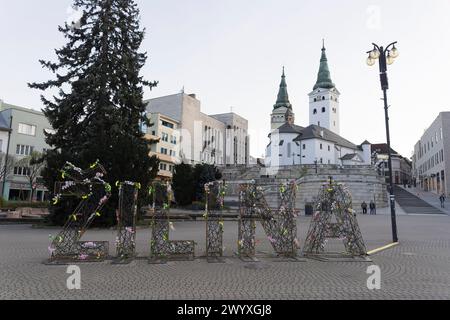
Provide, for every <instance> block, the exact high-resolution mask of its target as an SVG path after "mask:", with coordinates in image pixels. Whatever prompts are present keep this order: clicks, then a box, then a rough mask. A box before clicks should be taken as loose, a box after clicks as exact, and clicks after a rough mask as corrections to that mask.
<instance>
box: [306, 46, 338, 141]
mask: <svg viewBox="0 0 450 320" xmlns="http://www.w3.org/2000/svg"><path fill="white" fill-rule="evenodd" d="M339 96H340V93H339V91H338V90H337V89H336V86H335V84H334V83H333V81H331V76H330V70H329V68H328V59H327V55H326V49H325V42H324V44H323V46H322V57H321V59H320V67H319V74H318V76H317V82H316V84H315V85H314V88H313V91H312V92H311V93H310V94H309V124H313V125H318V126H320V127H323V128H326V129H328V130H331V131H333V132H334V133H336V134H338V135H339V134H340V133H339V132H340V126H339Z"/></svg>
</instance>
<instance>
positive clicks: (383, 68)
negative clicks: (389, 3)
mask: <svg viewBox="0 0 450 320" xmlns="http://www.w3.org/2000/svg"><path fill="white" fill-rule="evenodd" d="M372 44H373V47H374V48H373V49H372V50H371V51H368V52H367V53H368V54H369V57H368V58H367V64H368V65H369V66H373V65H374V64H375V63H376V60H378V62H379V65H380V81H381V90H383V100H384V117H385V121H386V139H387V148H388V157H389V160H388V166H389V194H390V197H389V200H390V203H391V224H392V239H393V241H394V242H398V237H397V221H396V217H395V195H394V180H393V177H392V155H391V138H390V134H389V114H388V109H389V106H388V102H387V90H388V89H389V82H388V77H387V65H391V64H392V63H394V59H395V58H397V57H398V50H397V48H396V47H395V45H396V44H397V41H396V42H393V43H391V44H390V45H388V46H387V47H386V48H383V47H379V46H378V45H376V44H375V43H372Z"/></svg>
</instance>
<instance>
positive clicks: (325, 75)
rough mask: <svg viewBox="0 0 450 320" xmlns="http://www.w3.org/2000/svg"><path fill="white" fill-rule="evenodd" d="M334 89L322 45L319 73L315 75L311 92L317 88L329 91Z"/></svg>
mask: <svg viewBox="0 0 450 320" xmlns="http://www.w3.org/2000/svg"><path fill="white" fill-rule="evenodd" d="M335 87H336V86H335V84H334V83H333V81H331V75H330V69H329V68H328V59H327V54H326V49H325V43H324V44H323V47H322V56H321V58H320V67H319V73H318V75H317V81H316V84H315V85H314V89H313V90H316V89H317V88H322V89H331V88H335Z"/></svg>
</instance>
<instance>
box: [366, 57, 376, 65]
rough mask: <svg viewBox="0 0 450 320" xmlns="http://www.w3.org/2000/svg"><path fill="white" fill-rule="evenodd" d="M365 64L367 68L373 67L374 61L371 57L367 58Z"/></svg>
mask: <svg viewBox="0 0 450 320" xmlns="http://www.w3.org/2000/svg"><path fill="white" fill-rule="evenodd" d="M366 63H367V65H368V66H369V67H371V66H373V65H374V64H375V59H372V58H371V57H368V58H367V61H366Z"/></svg>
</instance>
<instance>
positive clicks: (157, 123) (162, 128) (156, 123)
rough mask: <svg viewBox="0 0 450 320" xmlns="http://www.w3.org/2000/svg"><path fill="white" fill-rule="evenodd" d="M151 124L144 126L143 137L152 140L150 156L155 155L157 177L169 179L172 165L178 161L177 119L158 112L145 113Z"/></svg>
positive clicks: (178, 137)
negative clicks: (157, 162)
mask: <svg viewBox="0 0 450 320" xmlns="http://www.w3.org/2000/svg"><path fill="white" fill-rule="evenodd" d="M147 116H148V118H149V120H150V124H151V126H150V127H148V128H144V130H145V131H144V132H146V135H145V138H146V139H148V140H150V141H152V142H153V143H152V144H151V147H150V156H154V155H155V156H156V157H157V158H158V159H159V161H160V163H159V170H158V178H159V179H160V180H170V179H172V175H173V172H174V166H175V165H176V164H178V163H179V162H180V158H179V153H180V148H179V145H180V136H179V131H178V125H179V123H178V121H176V120H174V119H172V118H170V117H168V116H165V115H162V114H160V113H148V114H147Z"/></svg>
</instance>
